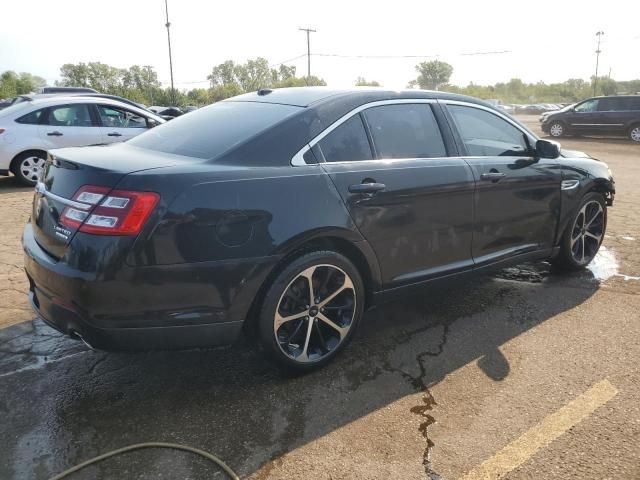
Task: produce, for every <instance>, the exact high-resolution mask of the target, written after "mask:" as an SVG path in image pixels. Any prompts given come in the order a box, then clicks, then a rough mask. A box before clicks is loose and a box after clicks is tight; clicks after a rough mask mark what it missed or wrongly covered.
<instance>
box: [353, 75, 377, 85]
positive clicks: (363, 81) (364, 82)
mask: <svg viewBox="0 0 640 480" xmlns="http://www.w3.org/2000/svg"><path fill="white" fill-rule="evenodd" d="M379 86H380V84H379V83H378V82H376V81H375V80H371V81H369V80H367V79H365V78H364V77H358V78H356V87H379Z"/></svg>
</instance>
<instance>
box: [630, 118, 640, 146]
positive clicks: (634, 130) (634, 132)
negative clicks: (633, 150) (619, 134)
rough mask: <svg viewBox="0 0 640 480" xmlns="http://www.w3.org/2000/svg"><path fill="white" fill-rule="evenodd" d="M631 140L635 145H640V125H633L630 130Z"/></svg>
mask: <svg viewBox="0 0 640 480" xmlns="http://www.w3.org/2000/svg"><path fill="white" fill-rule="evenodd" d="M629 139H630V140H631V141H632V142H634V143H640V123H637V124H635V125H631V128H629Z"/></svg>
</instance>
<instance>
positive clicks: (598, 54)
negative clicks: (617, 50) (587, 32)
mask: <svg viewBox="0 0 640 480" xmlns="http://www.w3.org/2000/svg"><path fill="white" fill-rule="evenodd" d="M602 35H604V32H603V31H599V32H596V36H597V37H598V48H597V49H596V76H595V77H594V78H593V96H594V97H595V96H596V87H597V86H598V63H599V62H600V53H601V52H602V50H600V39H601V37H602Z"/></svg>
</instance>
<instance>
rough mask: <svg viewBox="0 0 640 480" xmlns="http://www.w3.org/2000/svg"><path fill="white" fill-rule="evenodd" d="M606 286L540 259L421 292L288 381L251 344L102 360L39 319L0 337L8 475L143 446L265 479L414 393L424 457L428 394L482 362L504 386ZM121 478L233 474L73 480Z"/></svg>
mask: <svg viewBox="0 0 640 480" xmlns="http://www.w3.org/2000/svg"><path fill="white" fill-rule="evenodd" d="M598 285H599V284H598V283H597V282H596V281H595V280H593V278H592V277H591V275H590V274H589V273H588V272H585V273H580V274H572V275H550V267H549V265H548V264H546V263H541V264H535V265H528V266H526V265H525V266H524V267H517V268H513V269H507V270H503V271H502V272H500V273H499V274H497V275H495V276H493V277H479V278H475V279H472V280H469V281H465V282H459V283H457V284H455V288H450V287H447V288H446V289H444V288H429V289H425V292H424V295H420V296H417V297H416V296H414V297H409V298H405V299H401V300H398V301H395V302H392V303H388V304H385V305H383V306H381V307H378V308H376V309H374V310H371V311H370V312H368V313H367V315H366V316H365V321H364V322H363V325H362V328H361V329H360V331H359V332H358V335H357V336H356V338H355V341H354V342H353V344H352V345H351V346H350V348H348V349H347V350H346V351H345V352H344V353H343V354H342V355H341V356H339V357H338V358H337V359H336V360H335V361H334V362H333V363H332V364H330V365H329V366H327V367H326V368H324V369H322V370H320V371H317V372H314V373H311V374H308V375H305V376H301V377H297V378H294V377H287V376H284V375H282V374H280V373H279V372H278V371H277V370H275V369H274V368H273V367H271V366H270V365H269V364H267V363H265V362H264V360H263V358H262V357H261V356H260V355H259V354H257V353H254V351H253V350H252V349H251V348H250V347H249V345H248V344H247V342H246V341H240V342H239V343H238V344H236V345H234V346H232V347H229V348H225V349H213V350H191V351H180V352H146V353H136V354H129V353H105V352H94V351H90V350H88V349H87V348H86V347H85V346H84V345H83V344H81V343H79V342H78V341H74V340H70V339H67V338H65V337H63V336H61V335H59V334H58V333H57V332H55V331H53V330H51V329H50V328H48V327H47V326H46V325H44V324H43V323H42V322H41V321H34V322H25V323H22V324H19V325H15V326H13V327H10V328H7V329H4V330H2V331H0V386H1V388H2V392H3V394H2V396H1V398H0V414H1V415H2V418H3V419H4V421H3V422H2V424H1V426H0V435H1V436H2V438H3V444H4V448H3V449H2V450H0V477H1V478H37V479H39V478H49V477H50V476H51V475H53V474H56V473H58V472H60V471H62V470H64V469H66V468H69V467H70V466H72V465H75V464H77V463H79V462H81V461H83V460H86V459H88V458H90V457H93V456H95V455H98V454H100V453H104V452H106V451H109V450H112V449H116V448H119V447H122V446H125V445H128V444H132V443H137V442H146V441H168V442H178V443H183V444H188V445H191V446H195V447H197V448H201V449H204V450H207V451H210V452H213V453H215V454H216V455H219V456H220V457H221V458H223V459H225V461H226V462H227V463H228V464H229V465H231V466H232V467H233V468H234V469H235V470H236V471H238V473H239V474H240V475H241V476H246V475H249V474H252V473H254V472H256V471H258V470H259V469H262V470H261V472H264V473H265V474H266V472H268V471H269V469H270V468H272V467H277V466H278V462H279V461H280V460H279V458H280V457H281V456H282V455H284V454H286V453H287V452H290V451H292V450H294V449H296V448H298V447H301V446H303V445H305V444H308V443H309V442H312V441H314V440H315V439H318V438H320V437H323V436H325V435H327V434H329V433H331V432H333V431H335V430H336V429H338V428H340V427H342V426H345V425H347V424H349V423H351V422H353V421H356V420H358V419H361V418H363V417H365V416H366V415H368V414H370V413H372V412H375V411H376V410H378V409H381V408H383V407H385V406H388V405H390V404H392V403H394V402H396V401H398V400H400V399H402V398H405V397H406V396H409V395H413V396H415V398H416V401H415V402H413V403H415V405H414V406H413V407H412V408H411V410H410V411H408V412H407V415H413V414H416V415H419V416H420V417H421V418H420V419H418V420H419V421H420V423H421V427H420V431H421V432H422V433H423V435H424V436H425V437H426V438H425V452H424V455H425V459H426V458H427V457H428V449H429V448H430V447H431V446H432V442H431V440H430V439H429V438H428V425H429V424H430V422H431V421H432V420H433V418H432V417H431V416H430V415H429V414H428V413H427V411H428V410H429V409H430V408H431V406H432V404H433V398H432V397H431V393H430V392H429V388H430V387H431V386H432V385H434V384H436V383H438V382H439V381H440V380H442V379H443V378H444V377H445V376H446V375H447V374H449V373H451V372H453V371H455V370H457V369H459V368H460V367H462V366H464V365H467V364H469V363H474V362H475V363H476V364H477V365H478V367H479V368H480V369H482V370H483V371H484V372H485V373H486V374H487V375H488V376H489V377H490V378H491V379H493V380H494V381H501V380H502V379H504V378H506V377H507V376H508V375H509V368H510V367H509V363H508V361H507V359H506V358H505V357H504V356H503V355H502V353H500V350H499V347H500V346H501V345H503V344H504V343H505V342H507V341H509V340H510V339H512V338H514V337H517V336H518V335H520V334H522V333H523V332H526V331H527V330H529V329H531V328H532V327H534V326H536V325H539V324H540V323H542V322H544V321H546V320H548V319H550V318H552V317H553V316H555V315H557V314H558V313H560V312H563V311H566V310H568V309H571V308H573V307H575V306H576V305H579V304H581V303H582V302H584V301H585V300H586V299H587V298H589V297H590V296H591V295H592V294H593V293H594V292H595V291H596V290H597V289H598ZM409 418H414V419H415V417H409ZM421 460H422V459H417V461H418V462H420V461H421ZM425 468H426V469H427V470H428V469H429V468H430V466H429V465H428V462H426V466H425ZM122 472H126V474H127V475H126V476H127V477H128V478H134V477H135V478H178V477H180V478H187V477H188V478H202V477H207V478H224V477H223V476H220V477H208V476H207V475H211V472H212V467H211V465H207V464H206V463H204V462H202V461H200V460H198V459H196V458H193V457H192V456H189V455H188V454H181V453H172V452H169V453H167V452H166V451H163V452H150V451H147V452H140V453H132V454H129V455H127V456H123V457H121V458H117V459H112V460H108V461H106V462H104V463H103V464H101V465H100V466H99V467H91V468H89V469H88V470H87V471H86V472H85V474H86V477H85V476H78V477H77V478H122V475H121V474H122ZM207 472H209V473H208V474H207ZM167 474H168V475H169V476H168V477H163V475H167ZM138 475H140V476H138ZM258 477H260V475H258Z"/></svg>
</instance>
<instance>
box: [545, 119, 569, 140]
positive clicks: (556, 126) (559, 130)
mask: <svg viewBox="0 0 640 480" xmlns="http://www.w3.org/2000/svg"><path fill="white" fill-rule="evenodd" d="M566 133H567V131H566V128H565V126H564V123H561V122H553V123H552V124H551V125H549V135H551V136H552V137H556V138H558V137H562V136H563V135H566Z"/></svg>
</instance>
